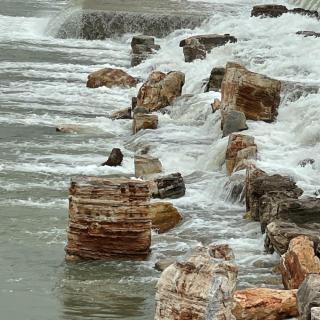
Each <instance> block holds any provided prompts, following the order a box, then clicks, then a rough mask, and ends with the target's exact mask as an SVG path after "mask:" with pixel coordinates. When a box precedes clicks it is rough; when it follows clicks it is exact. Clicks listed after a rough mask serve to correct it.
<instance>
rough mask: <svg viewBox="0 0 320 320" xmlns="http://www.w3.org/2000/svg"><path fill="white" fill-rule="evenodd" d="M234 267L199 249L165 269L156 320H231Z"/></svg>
mask: <svg viewBox="0 0 320 320" xmlns="http://www.w3.org/2000/svg"><path fill="white" fill-rule="evenodd" d="M237 272H238V270H237V267H236V265H235V264H234V262H232V261H225V260H224V259H221V258H216V257H215V256H214V252H212V251H211V250H210V247H209V248H206V247H198V248H196V249H195V250H194V252H193V253H192V254H191V256H190V257H189V258H188V259H187V260H186V261H185V262H182V263H179V262H176V263H174V264H172V265H170V266H169V267H168V268H166V269H165V270H164V271H163V273H162V275H161V277H160V280H159V281H158V284H157V288H156V289H157V292H156V314H155V320H178V319H181V320H183V319H184V320H187V319H190V320H191V319H192V320H202V319H210V320H220V319H230V320H231V319H234V317H233V316H232V314H231V310H232V305H233V293H234V291H235V287H236V278H237Z"/></svg>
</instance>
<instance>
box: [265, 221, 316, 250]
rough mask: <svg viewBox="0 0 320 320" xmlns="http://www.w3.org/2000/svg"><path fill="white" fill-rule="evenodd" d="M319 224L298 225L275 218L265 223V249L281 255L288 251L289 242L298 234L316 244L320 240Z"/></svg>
mask: <svg viewBox="0 0 320 320" xmlns="http://www.w3.org/2000/svg"><path fill="white" fill-rule="evenodd" d="M319 227H320V225H319V224H316V223H311V224H307V225H304V226H298V225H297V224H295V223H293V222H284V221H279V220H275V221H273V222H271V223H269V224H268V225H267V228H266V238H265V249H266V251H267V252H268V253H273V252H274V251H276V252H277V253H278V254H280V255H282V254H284V253H286V252H287V251H288V248H289V243H290V241H291V240H292V239H294V238H296V237H299V236H306V237H308V238H309V239H310V240H311V241H313V242H314V243H315V246H318V244H319V242H320V233H319Z"/></svg>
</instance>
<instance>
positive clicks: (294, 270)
mask: <svg viewBox="0 0 320 320" xmlns="http://www.w3.org/2000/svg"><path fill="white" fill-rule="evenodd" d="M280 271H281V274H282V282H283V285H284V287H285V289H298V288H299V287H300V285H301V283H302V282H303V281H304V279H305V278H306V276H307V275H308V274H310V273H320V259H319V258H318V257H317V256H316V255H315V251H314V243H313V241H311V240H310V239H309V238H308V237H306V236H299V237H296V238H293V239H292V240H291V241H290V244H289V248H288V251H287V252H286V253H285V254H284V255H282V257H281V260H280Z"/></svg>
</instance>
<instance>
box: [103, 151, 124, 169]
mask: <svg viewBox="0 0 320 320" xmlns="http://www.w3.org/2000/svg"><path fill="white" fill-rule="evenodd" d="M122 160H123V154H122V152H121V150H120V149H119V148H113V149H112V151H111V153H110V155H109V158H108V160H107V161H106V162H104V163H103V164H102V165H103V166H109V167H117V166H121V163H122Z"/></svg>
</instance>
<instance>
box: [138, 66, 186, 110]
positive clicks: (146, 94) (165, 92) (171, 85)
mask: <svg viewBox="0 0 320 320" xmlns="http://www.w3.org/2000/svg"><path fill="white" fill-rule="evenodd" d="M184 82H185V75H184V74H183V73H182V72H178V71H172V72H169V73H167V74H166V73H163V72H160V71H154V72H152V73H151V75H150V76H149V78H148V80H147V82H145V83H144V84H143V86H142V87H141V88H140V90H139V93H138V97H137V106H138V107H144V108H147V109H149V110H150V111H156V110H159V109H161V108H165V107H167V106H169V105H170V104H171V103H172V102H173V101H174V100H175V99H176V98H177V97H180V96H181V92H182V87H183V85H184Z"/></svg>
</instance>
